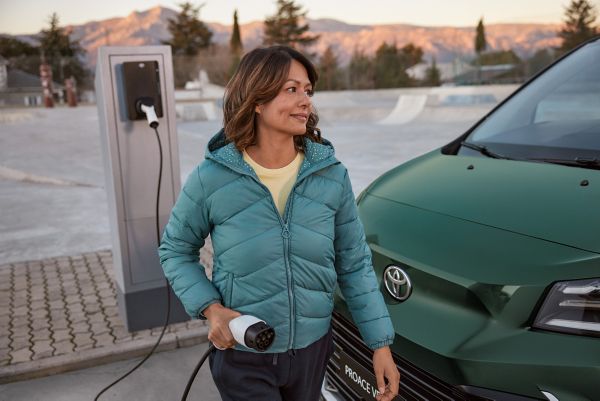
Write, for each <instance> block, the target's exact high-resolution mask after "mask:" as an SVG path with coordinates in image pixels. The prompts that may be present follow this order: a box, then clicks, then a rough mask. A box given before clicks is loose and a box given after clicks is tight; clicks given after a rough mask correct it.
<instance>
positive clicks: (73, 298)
mask: <svg viewBox="0 0 600 401" xmlns="http://www.w3.org/2000/svg"><path fill="white" fill-rule="evenodd" d="M64 300H65V302H66V303H67V304H68V305H70V304H74V303H81V296H80V295H79V294H78V293H77V294H72V295H67V296H66V297H65V298H64Z"/></svg>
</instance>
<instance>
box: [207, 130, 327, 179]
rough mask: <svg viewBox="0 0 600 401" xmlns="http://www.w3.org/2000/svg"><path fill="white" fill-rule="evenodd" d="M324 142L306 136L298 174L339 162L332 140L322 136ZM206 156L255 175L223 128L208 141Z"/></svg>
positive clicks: (236, 169) (234, 168) (239, 170)
mask: <svg viewBox="0 0 600 401" xmlns="http://www.w3.org/2000/svg"><path fill="white" fill-rule="evenodd" d="M321 141H322V143H316V142H313V141H311V140H310V139H308V138H306V137H305V138H304V161H303V162H302V165H301V166H300V171H299V172H298V176H300V175H302V174H303V173H305V172H306V171H308V170H310V169H312V168H313V167H315V166H319V165H321V164H333V163H336V162H337V159H336V158H335V150H334V148H333V145H332V144H331V142H330V141H328V140H327V139H325V138H321ZM205 158H207V159H212V160H214V161H216V162H218V163H221V164H223V165H225V166H227V167H229V168H231V169H233V170H235V171H238V172H245V173H247V174H251V175H255V173H254V170H253V169H252V167H250V165H249V164H248V163H246V162H245V161H244V158H243V156H242V153H241V152H240V151H239V150H237V148H236V147H235V144H234V143H233V142H230V141H228V140H227V138H226V137H225V130H223V129H221V130H219V132H217V133H216V134H215V135H214V136H213V137H212V138H211V139H210V141H209V142H208V145H207V146H206V154H205Z"/></svg>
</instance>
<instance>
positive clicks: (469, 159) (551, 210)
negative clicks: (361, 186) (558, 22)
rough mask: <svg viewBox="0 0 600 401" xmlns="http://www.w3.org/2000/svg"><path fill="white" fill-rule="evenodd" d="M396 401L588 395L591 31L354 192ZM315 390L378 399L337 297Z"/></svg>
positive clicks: (594, 225)
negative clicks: (388, 324)
mask: <svg viewBox="0 0 600 401" xmlns="http://www.w3.org/2000/svg"><path fill="white" fill-rule="evenodd" d="M357 202H358V205H359V211H360V217H361V219H362V222H363V224H364V228H365V233H366V236H367V241H368V243H369V245H370V247H371V250H372V254H373V264H374V267H375V271H376V274H377V276H378V278H379V279H380V283H381V291H382V293H383V294H384V297H385V299H386V302H387V305H388V308H389V312H390V315H391V317H392V320H393V322H394V327H395V330H396V340H395V343H394V344H393V345H392V347H391V348H392V351H393V353H394V357H395V358H396V362H397V365H398V367H399V369H400V372H401V375H402V376H401V382H400V395H399V396H398V397H397V399H399V400H515V401H516V400H551V401H553V400H560V401H583V400H600V38H597V39H596V40H592V41H589V42H587V43H586V44H584V45H582V46H580V47H579V48H578V49H576V50H575V51H573V52H571V53H569V54H568V55H566V56H565V57H563V58H561V59H560V60H558V61H557V62H556V63H554V64H553V65H552V66H550V67H549V68H547V69H546V70H544V71H543V72H542V73H540V74H538V75H537V76H536V77H535V78H534V79H532V80H531V81H529V82H528V83H526V84H525V85H523V86H522V87H521V88H519V90H517V91H516V92H515V93H514V94H513V95H511V96H510V97H509V98H507V99H506V100H505V101H503V102H502V103H501V104H500V105H498V106H497V107H496V108H495V109H494V110H492V111H491V112H490V113H489V114H488V115H487V116H485V117H484V118H483V119H481V120H480V121H479V122H478V123H477V124H475V126H474V127H472V128H471V129H469V130H468V131H467V132H466V133H465V134H463V135H461V136H460V137H459V138H457V139H456V140H454V141H453V142H451V143H449V144H448V145H446V146H444V147H442V148H440V149H436V150H434V151H432V152H430V153H427V154H425V155H423V156H420V157H418V158H416V159H414V160H411V161H409V162H408V163H405V164H403V165H400V166H398V167H396V168H394V169H392V170H391V171H389V172H387V173H385V174H384V175H382V176H381V177H379V178H378V179H377V180H375V181H374V182H373V183H372V184H371V185H370V186H369V187H368V188H367V189H365V190H364V191H363V192H362V193H361V194H360V196H359V197H358V199H357ZM332 325H333V328H334V339H335V344H336V349H335V354H334V356H333V357H332V358H331V361H330V363H329V365H328V368H327V375H326V380H325V382H324V384H323V391H322V398H323V399H325V400H372V399H375V393H374V390H373V388H375V387H376V386H375V377H374V376H373V373H372V369H373V368H372V359H371V358H372V351H370V350H369V349H368V348H367V347H366V346H365V344H364V343H363V342H362V340H361V338H360V335H359V334H358V331H357V329H356V327H355V326H354V324H353V323H352V318H351V316H350V314H349V312H348V309H347V308H346V306H345V304H344V301H343V297H342V296H341V294H338V295H337V298H336V308H335V311H334V319H333V322H332Z"/></svg>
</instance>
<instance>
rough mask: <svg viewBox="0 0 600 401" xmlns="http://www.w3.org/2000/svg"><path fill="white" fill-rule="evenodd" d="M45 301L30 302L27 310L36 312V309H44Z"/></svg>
mask: <svg viewBox="0 0 600 401" xmlns="http://www.w3.org/2000/svg"><path fill="white" fill-rule="evenodd" d="M46 306H47V305H46V301H45V300H42V301H32V302H31V304H29V309H31V310H33V311H34V310H36V309H41V308H46Z"/></svg>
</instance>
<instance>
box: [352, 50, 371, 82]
mask: <svg viewBox="0 0 600 401" xmlns="http://www.w3.org/2000/svg"><path fill="white" fill-rule="evenodd" d="M374 76H375V71H374V65H373V60H371V58H369V56H367V55H366V54H365V53H364V52H363V51H362V50H359V49H356V48H355V49H354V51H353V52H352V58H351V59H350V64H348V85H347V86H348V87H349V88H350V89H372V88H374V87H375V78H374Z"/></svg>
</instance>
